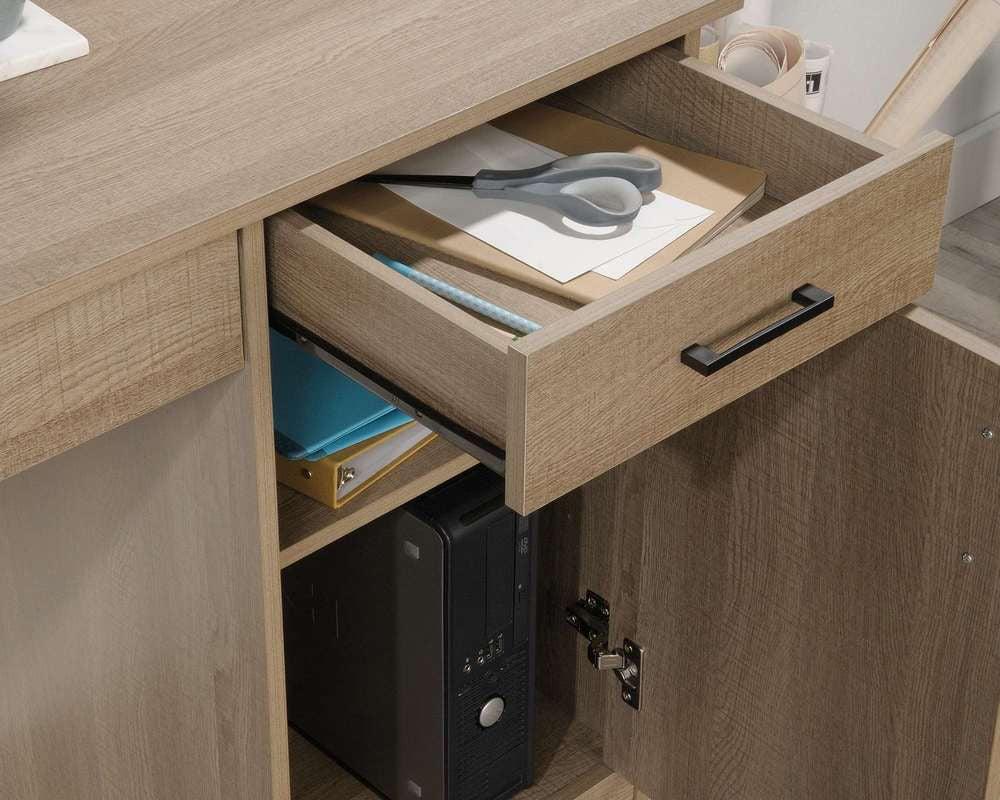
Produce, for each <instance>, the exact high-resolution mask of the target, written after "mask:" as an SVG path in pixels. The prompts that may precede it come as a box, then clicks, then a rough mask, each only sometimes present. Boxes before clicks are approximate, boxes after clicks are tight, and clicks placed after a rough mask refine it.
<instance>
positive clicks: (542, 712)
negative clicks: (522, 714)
mask: <svg viewBox="0 0 1000 800" xmlns="http://www.w3.org/2000/svg"><path fill="white" fill-rule="evenodd" d="M535 735H536V742H535V783H534V785H533V786H531V787H530V788H528V789H526V790H525V791H523V792H520V793H518V794H517V795H516V796H515V800H632V791H633V790H632V785H631V784H629V783H628V782H627V781H625V780H624V779H623V778H621V777H620V776H617V775H614V774H612V773H611V771H610V770H609V769H608V768H607V767H606V766H604V765H603V764H602V763H601V756H600V748H601V739H600V736H599V735H595V734H594V733H593V732H591V731H589V730H588V729H587V728H585V727H584V726H582V725H579V724H576V723H573V722H572V721H571V720H570V719H569V718H568V717H566V716H565V715H564V714H562V713H561V712H559V710H558V709H557V707H555V706H553V705H551V704H549V703H547V702H546V701H545V700H544V699H543V700H541V701H540V702H539V714H538V719H537V721H536V729H535ZM289 736H290V739H291V763H292V798H293V800H377V798H378V795H376V794H375V793H374V792H372V791H370V790H369V789H367V788H366V787H365V786H364V785H362V784H361V783H360V782H359V781H358V780H356V779H355V778H353V777H352V776H351V775H350V774H348V773H347V772H346V771H344V770H343V769H342V768H341V767H339V766H338V765H337V763H336V762H335V761H333V759H331V758H329V757H328V756H327V755H325V754H324V753H323V752H321V751H320V750H317V749H316V748H315V747H314V746H313V745H312V744H310V743H309V742H308V741H306V740H305V739H303V738H302V737H301V736H300V735H299V734H297V733H296V732H295V731H289Z"/></svg>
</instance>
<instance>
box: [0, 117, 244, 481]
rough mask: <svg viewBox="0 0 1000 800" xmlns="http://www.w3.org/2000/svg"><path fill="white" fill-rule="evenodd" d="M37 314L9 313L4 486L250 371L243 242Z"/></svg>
mask: <svg viewBox="0 0 1000 800" xmlns="http://www.w3.org/2000/svg"><path fill="white" fill-rule="evenodd" d="M0 136H2V134H0ZM0 203H2V201H0ZM6 224H7V218H4V223H3V224H2V225H3V227H6ZM5 232H6V231H5ZM0 258H2V256H0ZM37 310H38V313H37V314H36V315H34V316H24V315H20V314H18V313H13V314H11V315H8V314H7V313H6V312H7V309H4V310H3V311H0V480H2V479H3V478H5V477H8V476H10V475H13V474H15V473H17V472H19V471H21V470H22V469H25V468H27V467H29V466H31V465H32V464H35V463H37V462H39V461H42V460H43V459H46V458H48V457H50V456H53V455H55V454H57V453H61V452H63V451H64V450H68V449H69V448H71V447H74V446H76V445H78V444H80V443H82V442H85V441H87V440H88V439H91V438H93V437H95V436H97V435H99V434H101V433H103V432H105V431H107V430H110V429H111V428H114V427H116V426H118V425H121V424H122V423H124V422H128V421H129V420H131V419H134V418H135V417H137V416H139V415H140V414H143V413H145V412H147V411H151V410H152V409H155V408H158V407H159V406H161V405H163V404H165V403H167V402H169V401H171V400H173V399H175V398H177V397H180V396H182V395H184V394H187V393H188V392H191V391H193V390H195V389H197V388H199V387H201V386H204V385H205V384H207V383H210V382H211V381H213V380H216V379H217V378H221V377H222V376H224V375H228V374H230V373H232V372H235V371H236V370H238V369H239V368H240V367H241V366H242V365H243V345H242V334H241V330H240V285H239V266H238V261H237V253H236V237H235V235H229V236H226V237H223V238H222V239H219V240H217V241H214V242H211V243H209V244H207V245H204V246H202V247H199V248H197V249H195V250H192V251H189V252H187V253H185V254H183V255H181V256H179V257H177V258H175V259H173V260H172V261H169V262H167V263H165V264H157V265H156V266H154V267H150V268H148V269H144V270H142V271H140V272H138V273H135V274H133V275H130V276H129V277H126V278H122V279H120V280H117V281H113V282H110V283H103V284H100V285H91V286H88V287H86V289H85V291H83V292H82V293H81V294H78V295H75V296H65V297H63V298H62V301H61V302H57V303H53V302H51V298H49V297H47V296H46V297H45V298H40V299H39V304H38V307H37Z"/></svg>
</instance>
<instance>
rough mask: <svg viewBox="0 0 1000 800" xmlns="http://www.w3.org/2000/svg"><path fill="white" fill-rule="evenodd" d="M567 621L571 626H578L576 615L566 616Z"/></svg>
mask: <svg viewBox="0 0 1000 800" xmlns="http://www.w3.org/2000/svg"><path fill="white" fill-rule="evenodd" d="M566 621H567V622H568V623H569V624H570V625H576V623H577V619H576V614H567V615H566Z"/></svg>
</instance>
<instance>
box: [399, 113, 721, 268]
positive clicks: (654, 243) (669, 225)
mask: <svg viewBox="0 0 1000 800" xmlns="http://www.w3.org/2000/svg"><path fill="white" fill-rule="evenodd" d="M562 155H563V154H562V153H558V152H556V151H555V150H550V149H549V148H547V147H543V146H541V145H539V144H536V143H534V142H529V141H527V140H525V139H522V138H521V137H519V136H514V135H513V134H510V133H507V132H506V131H501V130H500V129H499V128H495V127H493V126H492V125H481V126H480V127H478V128H474V129H473V130H471V131H467V132H466V133H463V134H460V135H459V136H456V137H454V138H452V139H449V140H448V141H446V142H442V143H441V144H438V145H435V146H434V147H431V148H429V149H427V150H424V151H422V152H420V153H416V154H414V155H412V156H409V157H408V158H404V159H403V160H402V161H398V162H396V163H395V164H392V165H391V166H388V167H386V168H385V169H384V170H382V171H383V172H395V173H403V174H410V175H412V174H418V173H425V174H441V175H474V174H475V173H477V172H478V171H479V170H481V169H484V168H487V167H488V168H490V169H522V168H524V167H533V166H537V165H539V164H544V163H547V162H549V161H552V160H554V159H557V158H561V157H562ZM387 188H389V189H391V190H392V191H394V192H395V193H396V194H398V195H400V196H401V197H403V198H405V199H406V200H409V201H410V202H411V203H413V204H414V205H415V206H418V207H419V208H422V209H423V210H424V211H427V212H429V213H431V214H434V215H435V216H436V217H440V218H441V219H443V220H445V221H446V222H448V223H450V224H452V225H454V226H455V227H456V228H460V229H461V230H464V231H465V232H466V233H469V234H470V235H472V236H475V237H476V238H477V239H481V240H482V241H484V242H486V243H487V244H489V245H491V246H493V247H495V248H497V249H498V250H502V251H503V252H505V253H507V254H509V255H511V256H513V257H514V258H516V259H518V260H519V261H523V262H524V263H525V264H528V265H529V266H531V267H534V268H535V269H537V270H539V271H540V272H543V273H545V274H546V275H548V276H549V277H550V278H553V279H554V280H557V281H559V282H560V283H566V282H567V281H570V280H572V279H573V278H576V277H578V276H580V275H583V274H584V273H586V272H590V271H591V270H597V272H598V273H599V274H601V275H605V276H606V277H609V278H615V279H617V278H620V277H622V276H623V275H626V274H628V272H629V271H630V270H632V269H634V268H635V267H637V266H639V264H641V263H642V262H643V261H645V260H646V259H647V258H649V257H650V256H652V255H653V254H655V253H656V252H657V251H659V250H660V249H661V248H663V247H666V246H667V245H668V244H670V242H672V241H674V240H675V239H677V238H679V237H681V236H683V235H684V234H685V233H687V232H688V231H689V230H691V229H692V228H694V227H695V226H696V225H698V224H699V223H701V222H704V221H705V220H706V219H708V217H710V216H711V215H712V212H711V211H709V210H708V209H706V208H702V207H701V206H696V205H694V204H693V203H688V202H686V201H684V200H681V199H680V198H677V197H672V196H671V195H668V194H664V193H663V192H654V193H653V200H652V202H649V203H647V204H646V205H645V206H643V208H642V210H641V211H640V212H639V216H638V217H636V219H635V221H634V222H633V223H632V224H631V225H630V226H622V227H619V228H610V227H604V228H595V227H589V226H586V225H580V224H579V223H576V222H573V221H571V220H567V219H565V218H563V216H562V215H561V214H560V213H559V212H557V211H554V210H552V209H549V208H546V207H544V206H538V205H534V204H532V203H519V202H511V201H508V200H487V199H480V198H477V197H474V196H473V195H472V193H471V192H469V191H468V190H464V189H439V188H433V187H426V186H393V185H389V184H387ZM598 268H600V269H598Z"/></svg>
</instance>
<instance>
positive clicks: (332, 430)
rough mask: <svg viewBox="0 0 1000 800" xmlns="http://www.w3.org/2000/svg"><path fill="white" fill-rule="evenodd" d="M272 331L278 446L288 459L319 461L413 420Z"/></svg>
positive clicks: (272, 382)
mask: <svg viewBox="0 0 1000 800" xmlns="http://www.w3.org/2000/svg"><path fill="white" fill-rule="evenodd" d="M270 333H271V393H272V396H273V401H274V432H275V446H276V447H277V450H278V452H279V453H281V455H283V456H284V457H285V458H290V459H306V460H308V461H317V460H319V459H321V458H325V457H326V456H328V455H330V454H331V453H335V452H337V451H338V450H342V449H343V448H345V447H350V446H351V445H353V444H357V443H358V442H362V441H364V440H365V439H368V438H371V437H372V436H377V435H378V434H380V433H384V432H385V431H388V430H392V429H393V428H398V427H399V426H400V425H403V424H405V423H407V422H409V421H410V417H408V416H407V415H406V414H404V413H403V412H402V411H400V410H399V409H397V408H396V407H395V406H393V405H391V404H389V403H387V402H386V401H385V400H383V399H382V398H381V397H379V396H377V395H375V394H372V393H371V392H369V391H368V390H367V389H366V388H365V387H363V386H361V385H360V384H358V383H355V382H354V381H352V380H351V379H350V378H348V377H347V376H346V375H344V374H343V373H342V372H340V371H339V370H337V369H336V368H334V367H332V366H330V365H329V364H327V363H326V362H325V361H322V360H321V359H319V358H317V357H316V356H314V355H312V354H311V353H308V352H306V351H305V350H303V349H302V348H301V347H299V346H298V345H297V344H296V343H295V342H293V341H292V340H291V339H289V338H288V337H287V336H283V335H282V334H280V333H278V332H277V331H275V330H273V329H272V330H271V332H270Z"/></svg>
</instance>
